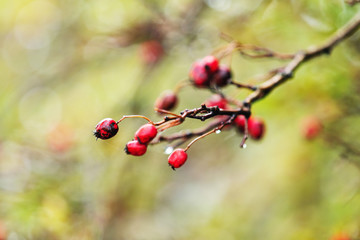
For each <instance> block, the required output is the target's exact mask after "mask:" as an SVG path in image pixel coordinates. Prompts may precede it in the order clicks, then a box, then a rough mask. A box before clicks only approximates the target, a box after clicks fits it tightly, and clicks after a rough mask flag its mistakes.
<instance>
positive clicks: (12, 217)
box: [0, 0, 360, 240]
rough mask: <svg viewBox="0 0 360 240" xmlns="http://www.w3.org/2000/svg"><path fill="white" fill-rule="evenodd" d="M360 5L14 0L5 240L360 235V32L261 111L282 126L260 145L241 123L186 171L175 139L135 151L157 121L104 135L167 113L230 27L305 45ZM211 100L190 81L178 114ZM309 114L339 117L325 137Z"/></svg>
mask: <svg viewBox="0 0 360 240" xmlns="http://www.w3.org/2000/svg"><path fill="white" fill-rule="evenodd" d="M358 11H359V6H353V7H351V6H349V5H347V4H346V3H345V2H344V1H342V0H301V1H296V0H291V1H290V0H289V1H280V0H204V1H190V0H168V1H165V0H157V1H155V0H154V1H150V0H149V1H148V0H143V1H141V0H133V1H127V0H87V1H85V0H75V1H72V0H2V1H0V76H1V80H0V239H1V240H3V239H9V240H10V239H11V240H25V239H37V240H38V239H74V240H75V239H76V240H78V239H84V240H85V239H105V240H107V239H134V240H147V239H154V240H162V239H164V240H165V239H174V240H178V239H179V240H180V239H209V240H211V239H223V240H235V239H253V240H260V239H261V240H263V239H267V240H279V239H294V240H295V239H310V240H312V239H314V240H315V239H316V240H319V239H331V238H332V237H333V236H334V234H338V233H340V232H342V233H346V234H348V235H349V236H350V237H351V238H352V239H357V238H359V237H360V195H359V190H360V175H359V167H360V138H359V136H360V108H359V102H360V101H359V100H360V97H359V96H360V82H359V78H360V71H359V66H360V48H359V46H360V45H359V43H360V42H359V39H360V33H357V34H355V35H354V36H352V37H351V38H350V39H348V40H347V41H346V42H344V43H342V44H341V45H339V46H337V47H336V49H335V50H334V51H333V52H332V54H331V55H330V56H322V57H319V58H317V59H314V60H312V61H311V62H308V63H306V64H305V65H304V66H302V67H301V68H300V69H299V71H298V72H296V75H295V77H294V78H293V79H292V80H291V81H289V82H287V83H286V84H284V85H282V86H280V87H279V88H277V89H276V90H275V91H274V92H272V93H271V94H270V95H269V96H268V97H266V98H265V99H264V100H262V101H260V102H257V103H256V104H255V105H254V106H253V113H254V114H255V115H257V116H260V117H262V118H263V119H264V120H265V122H266V128H267V132H266V136H265V137H264V139H263V140H261V141H260V142H255V141H252V140H249V141H248V143H247V148H246V149H240V148H239V143H240V141H241V136H240V135H239V134H238V133H237V132H236V131H235V130H234V129H232V130H230V131H226V132H225V131H224V132H222V133H221V134H217V135H215V134H214V135H210V136H208V137H207V138H205V139H203V140H202V141H200V142H197V143H196V144H194V145H193V147H192V148H191V149H190V150H189V152H188V153H189V159H188V162H187V163H186V164H185V165H184V166H183V167H182V168H181V169H179V170H177V171H176V172H174V171H172V170H171V168H169V167H168V165H167V155H165V154H164V149H165V148H166V144H160V145H155V146H151V147H149V149H148V152H147V153H146V155H144V156H143V157H132V156H128V155H126V154H125V153H124V152H123V148H124V146H125V144H126V142H127V141H129V140H130V139H132V138H133V134H134V132H135V131H136V130H137V129H138V128H139V127H140V126H141V125H142V124H144V121H143V120H141V119H129V120H125V121H124V122H123V123H122V124H121V125H120V129H119V133H118V135H117V136H116V137H114V138H113V139H110V140H108V141H102V140H98V141H95V138H94V137H93V136H92V131H93V129H94V127H95V125H96V124H97V122H99V121H100V120H101V119H103V118H106V117H111V118H114V119H119V118H120V117H121V116H123V115H127V114H143V115H146V116H148V117H149V118H151V119H152V120H154V121H158V120H160V119H161V118H160V116H158V115H157V114H156V113H155V112H154V111H153V103H154V101H155V99H156V98H157V96H158V95H159V94H160V93H161V92H162V91H163V90H165V89H169V88H170V89H171V88H174V87H175V85H176V84H177V83H178V82H179V81H181V80H182V79H185V78H187V76H188V71H189V69H190V66H191V64H192V62H194V61H195V60H196V59H199V58H202V57H203V56H206V55H209V54H211V52H213V51H214V50H215V49H217V48H219V47H221V46H225V45H226V42H225V41H224V40H222V39H221V38H220V37H219V33H220V32H224V33H226V34H228V35H230V36H232V37H233V38H235V39H237V40H239V41H241V42H243V43H249V44H254V45H259V46H264V47H268V48H270V49H273V50H275V51H279V52H283V53H293V52H296V51H297V50H300V49H305V48H307V47H308V46H311V45H317V44H321V43H323V42H324V41H325V40H326V39H327V38H328V37H329V36H331V34H333V33H334V32H335V31H336V29H338V28H340V27H341V26H343V25H344V24H345V23H346V22H347V21H348V20H349V19H351V17H352V16H354V15H355V13H356V12H358ZM154 42H155V44H149V43H154ZM149 46H150V47H149ZM154 46H155V47H154ZM154 49H155V50H154ZM223 63H226V64H230V63H231V67H232V70H233V73H234V76H235V79H236V80H237V81H244V82H248V83H252V84H258V83H260V82H259V81H257V80H255V78H254V76H258V75H261V74H264V73H266V72H267V71H269V70H271V69H273V68H275V67H279V66H282V65H284V64H285V62H283V61H277V60H271V59H256V60H254V59H249V58H244V57H242V56H241V55H239V54H237V53H234V54H233V55H232V58H225V59H224V60H223ZM224 92H225V93H226V94H228V95H229V96H232V97H234V98H237V99H239V100H241V99H243V98H244V97H245V96H246V95H247V94H249V92H248V90H238V89H234V88H233V87H231V86H230V87H228V88H226V89H225V90H224ZM210 95H211V93H210V92H209V91H206V90H202V89H200V90H199V89H194V88H192V87H188V88H185V89H184V90H183V91H182V92H181V93H180V95H179V97H180V103H179V105H178V107H177V109H176V111H175V112H180V111H181V110H182V109H185V108H194V107H198V106H199V105H200V104H201V103H202V102H204V100H205V99H206V98H208V97H209V96H210ZM309 117H310V118H312V119H317V120H318V121H320V122H321V124H322V125H323V131H322V132H321V133H320V134H319V135H318V136H317V137H316V138H315V139H313V140H311V141H309V140H307V139H306V138H304V131H306V128H307V127H308V126H307V125H306V119H309ZM304 119H305V120H304ZM201 124H202V123H200V122H197V121H195V120H191V119H190V120H188V121H187V122H186V123H185V124H184V125H181V126H178V127H176V128H175V129H173V130H170V131H169V132H175V131H180V130H183V129H188V128H189V129H191V128H196V127H199V126H201Z"/></svg>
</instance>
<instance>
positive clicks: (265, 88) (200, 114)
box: [152, 13, 360, 150]
mask: <svg viewBox="0 0 360 240" xmlns="http://www.w3.org/2000/svg"><path fill="white" fill-rule="evenodd" d="M359 27H360V13H359V14H357V15H356V16H355V17H353V19H351V20H350V21H349V22H348V23H347V24H346V25H345V26H343V27H342V28H340V29H339V30H338V31H337V32H335V34H334V35H333V36H332V37H330V38H329V39H328V41H326V42H325V43H324V44H322V45H319V46H317V47H309V48H308V49H306V50H303V51H298V52H297V53H295V54H279V53H275V52H273V51H271V50H269V49H267V48H262V47H255V46H252V45H243V44H240V43H238V42H234V41H232V42H231V43H230V44H229V45H228V46H227V47H226V48H225V49H222V50H220V53H221V54H222V57H223V56H225V55H227V54H230V53H231V52H233V51H234V50H240V51H242V50H244V49H247V50H251V51H254V52H257V53H260V54H258V55H256V56H257V57H273V58H278V59H291V60H290V61H289V62H288V63H287V64H286V65H285V66H284V67H281V68H278V69H276V71H272V72H271V74H270V75H269V76H271V77H270V78H269V79H268V80H266V81H265V82H264V83H262V84H261V85H260V86H258V87H256V88H255V87H253V86H251V85H246V84H240V83H235V82H231V84H233V85H236V86H238V87H246V88H249V89H252V90H253V91H254V92H252V93H251V94H250V95H249V96H248V97H247V98H246V99H245V100H244V101H243V103H241V104H240V103H239V102H237V101H234V102H233V103H235V105H237V106H238V109H220V108H219V107H207V106H206V105H205V104H203V105H201V107H199V108H194V109H191V110H188V109H186V110H184V111H182V112H180V115H179V114H174V113H170V112H164V111H163V110H158V111H162V112H163V113H167V114H170V115H172V116H166V117H164V119H163V120H162V121H160V122H157V123H153V124H154V125H155V126H157V128H158V130H159V131H164V130H166V129H168V128H170V127H174V126H177V125H179V124H181V123H183V122H184V121H185V119H186V118H192V119H198V120H201V121H205V120H207V119H209V118H213V117H215V116H229V118H227V120H226V121H222V122H216V121H214V122H213V123H211V124H209V125H208V126H206V127H205V128H202V129H198V130H194V131H187V132H185V133H176V134H173V135H170V136H167V137H166V136H160V137H158V138H157V139H155V140H154V141H153V142H152V144H156V143H159V142H162V141H168V142H172V141H175V140H179V139H181V140H182V142H181V143H184V142H185V141H187V140H189V139H191V138H192V137H194V136H198V137H197V138H196V139H194V140H193V141H192V142H191V143H190V144H189V145H188V146H187V148H186V150H187V149H188V148H189V147H190V146H191V145H192V144H193V143H194V142H196V141H198V140H200V139H202V138H204V137H206V136H207V135H209V134H211V133H214V132H216V130H219V129H222V128H223V127H224V126H225V125H228V124H231V123H232V122H233V120H234V119H235V118H236V116H238V115H244V116H245V117H246V119H248V118H249V116H250V114H251V112H250V106H251V104H252V103H254V102H256V101H257V100H260V99H262V98H264V97H265V96H267V95H268V94H269V93H270V92H271V91H272V90H274V89H275V88H276V87H278V86H279V85H281V84H282V83H284V82H286V81H287V80H288V79H290V78H292V77H293V75H294V73H295V72H296V70H297V69H298V68H299V67H300V66H301V65H302V64H303V63H305V62H307V61H309V60H311V59H313V58H316V57H318V56H321V55H324V54H330V53H331V50H332V49H333V48H334V47H335V46H337V45H338V44H339V43H340V42H342V41H343V40H345V39H346V38H348V37H350V36H351V35H352V34H354V33H355V32H356V31H357V30H358V28H359ZM219 55H220V54H219ZM254 56H255V55H254ZM246 139H247V123H246V130H245V134H244V137H243V140H242V142H241V146H242V147H243V146H244V144H245V141H246Z"/></svg>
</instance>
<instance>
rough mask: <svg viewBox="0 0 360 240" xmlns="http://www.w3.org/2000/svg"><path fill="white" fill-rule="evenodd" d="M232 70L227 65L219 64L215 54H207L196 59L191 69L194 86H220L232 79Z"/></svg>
mask: <svg viewBox="0 0 360 240" xmlns="http://www.w3.org/2000/svg"><path fill="white" fill-rule="evenodd" d="M231 76H232V74H231V71H230V68H229V67H228V66H226V65H219V61H218V59H217V58H215V57H214V56H206V57H204V58H203V59H201V60H199V61H196V62H195V63H194V64H193V66H192V68H191V70H190V78H191V81H192V82H193V84H194V86H196V87H199V88H209V87H211V88H220V87H224V86H226V85H227V84H229V83H230V81H231Z"/></svg>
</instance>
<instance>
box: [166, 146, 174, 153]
mask: <svg viewBox="0 0 360 240" xmlns="http://www.w3.org/2000/svg"><path fill="white" fill-rule="evenodd" d="M173 151H174V148H173V147H171V146H168V147H166V148H165V151H164V153H165V154H167V155H169V154H170V153H172V152H173Z"/></svg>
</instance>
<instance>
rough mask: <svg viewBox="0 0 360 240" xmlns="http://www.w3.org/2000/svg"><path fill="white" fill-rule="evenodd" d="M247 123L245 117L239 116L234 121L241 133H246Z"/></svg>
mask: <svg viewBox="0 0 360 240" xmlns="http://www.w3.org/2000/svg"><path fill="white" fill-rule="evenodd" d="M245 122H246V118H245V116H244V115H238V116H237V117H236V118H235V119H234V123H235V125H236V126H237V128H238V129H239V131H240V132H244V131H245Z"/></svg>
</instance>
